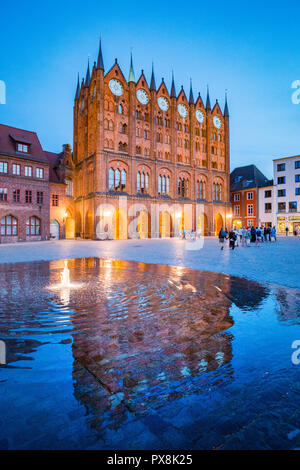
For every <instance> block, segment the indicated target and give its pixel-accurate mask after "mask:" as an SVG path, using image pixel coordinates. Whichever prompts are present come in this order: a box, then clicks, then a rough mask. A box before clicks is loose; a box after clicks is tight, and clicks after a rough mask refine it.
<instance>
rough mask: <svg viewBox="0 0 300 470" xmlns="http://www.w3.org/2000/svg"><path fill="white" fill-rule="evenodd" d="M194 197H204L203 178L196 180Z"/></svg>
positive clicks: (204, 186) (204, 185)
mask: <svg viewBox="0 0 300 470" xmlns="http://www.w3.org/2000/svg"><path fill="white" fill-rule="evenodd" d="M196 193H197V194H196V197H197V199H205V194H206V183H205V181H204V180H198V181H197V184H196Z"/></svg>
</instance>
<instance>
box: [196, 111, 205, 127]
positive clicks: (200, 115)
mask: <svg viewBox="0 0 300 470" xmlns="http://www.w3.org/2000/svg"><path fill="white" fill-rule="evenodd" d="M196 119H197V121H198V122H200V124H202V122H204V114H203V113H202V111H200V109H198V110H197V111H196Z"/></svg>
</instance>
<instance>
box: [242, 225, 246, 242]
mask: <svg viewBox="0 0 300 470" xmlns="http://www.w3.org/2000/svg"><path fill="white" fill-rule="evenodd" d="M241 231H242V246H245V245H246V235H247V230H246V227H245V226H244V227H243V228H242V229H241Z"/></svg>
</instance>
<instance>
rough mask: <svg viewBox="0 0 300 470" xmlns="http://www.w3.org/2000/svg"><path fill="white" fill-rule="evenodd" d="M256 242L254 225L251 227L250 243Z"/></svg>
mask: <svg viewBox="0 0 300 470" xmlns="http://www.w3.org/2000/svg"><path fill="white" fill-rule="evenodd" d="M255 242H256V230H255V228H254V227H251V243H255Z"/></svg>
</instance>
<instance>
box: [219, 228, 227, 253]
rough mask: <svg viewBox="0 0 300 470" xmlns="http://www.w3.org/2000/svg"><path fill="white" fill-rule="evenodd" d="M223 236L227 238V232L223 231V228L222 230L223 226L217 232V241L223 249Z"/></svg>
mask: <svg viewBox="0 0 300 470" xmlns="http://www.w3.org/2000/svg"><path fill="white" fill-rule="evenodd" d="M225 238H227V232H225V230H223V227H221V230H220V232H219V242H220V244H221V250H224V241H225Z"/></svg>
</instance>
